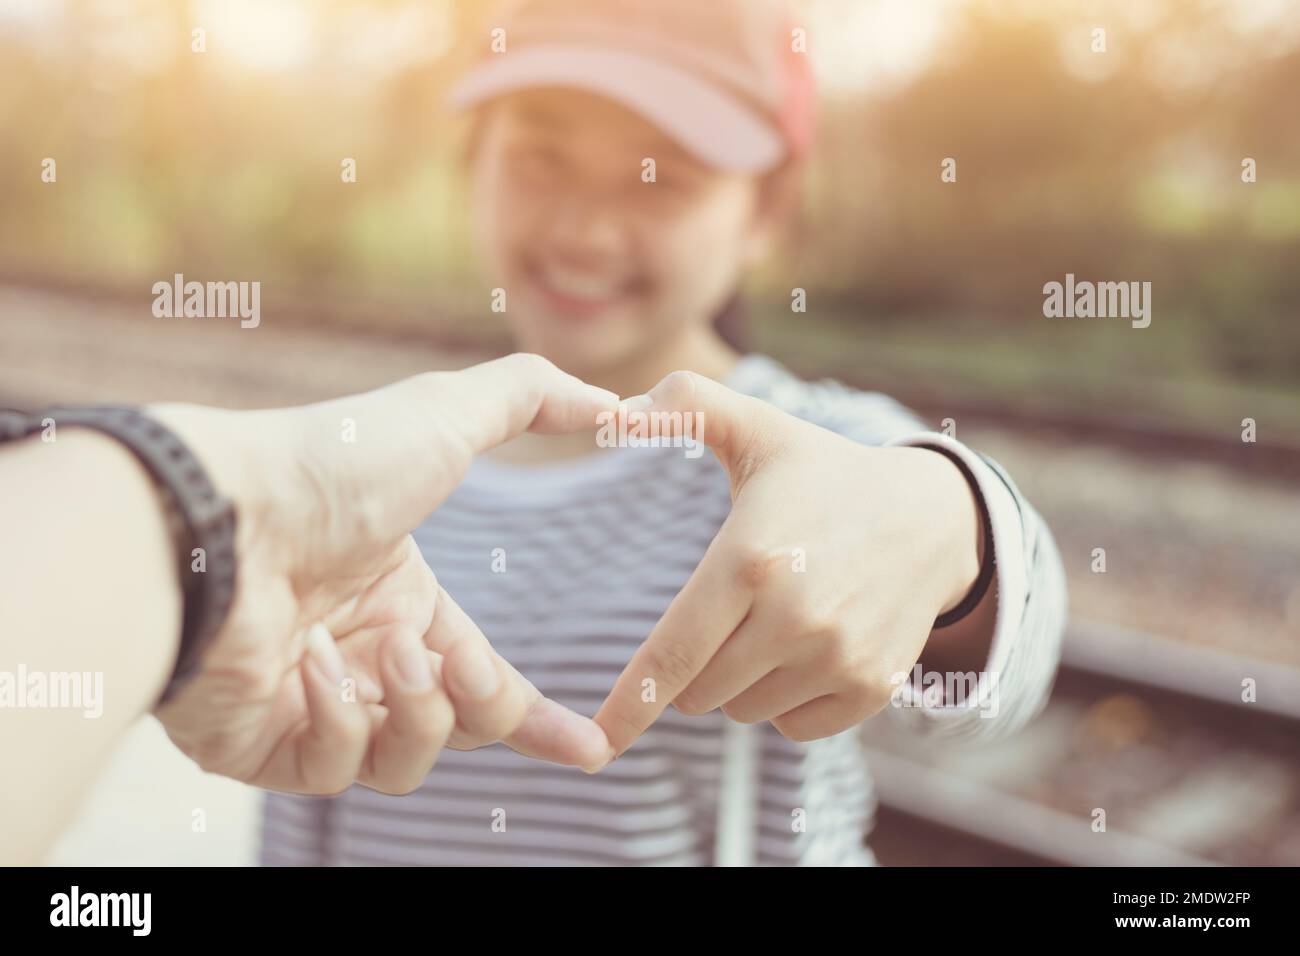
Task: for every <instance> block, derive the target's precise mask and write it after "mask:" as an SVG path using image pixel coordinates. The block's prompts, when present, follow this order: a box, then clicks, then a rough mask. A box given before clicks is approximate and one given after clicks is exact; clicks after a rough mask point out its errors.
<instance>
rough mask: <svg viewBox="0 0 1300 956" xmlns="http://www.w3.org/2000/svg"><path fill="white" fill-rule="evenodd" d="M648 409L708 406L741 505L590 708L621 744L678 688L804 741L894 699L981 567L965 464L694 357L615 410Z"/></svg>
mask: <svg viewBox="0 0 1300 956" xmlns="http://www.w3.org/2000/svg"><path fill="white" fill-rule="evenodd" d="M638 411H639V412H645V413H649V414H653V413H655V412H665V413H668V412H681V413H702V415H703V419H702V421H703V428H702V434H695V435H694V436H693V437H695V438H697V439H702V440H703V441H705V442H706V443H707V444H708V445H709V446H710V447H711V448H712V449H713V451H714V453H715V454H716V455H717V456H718V458H719V460H720V461H721V462H722V464H723V465H724V466H725V467H726V469H727V472H728V474H729V475H730V478H731V492H732V510H731V514H730V515H729V516H728V518H727V520H726V521H725V522H724V523H723V526H722V528H721V529H720V530H719V532H718V534H717V536H716V537H715V538H714V540H713V542H712V543H711V545H710V546H709V548H708V550H707V551H706V553H705V555H704V558H703V559H702V560H701V562H700V564H699V566H698V567H697V568H696V570H695V572H694V574H693V575H692V576H691V578H690V580H689V581H688V582H687V583H686V586H685V587H684V588H683V589H682V591H681V593H679V594H678V595H677V597H676V598H675V599H674V600H673V602H672V604H671V605H669V607H668V610H667V611H666V612H665V613H664V616H663V618H662V619H661V620H660V621H659V622H658V624H657V625H656V626H655V628H654V629H653V631H652V632H651V634H650V636H649V638H648V639H647V640H646V642H645V643H644V644H642V645H641V647H640V648H639V649H638V650H637V652H636V654H635V655H634V656H633V658H632V660H631V661H630V662H629V664H628V665H627V667H626V668H625V669H624V671H623V673H622V674H621V675H620V676H619V679H618V681H617V683H616V684H615V686H614V688H613V690H612V691H611V692H610V694H609V697H608V698H607V699H606V700H605V702H604V703H603V705H602V706H601V708H600V711H599V713H597V715H596V718H595V719H596V723H598V724H599V725H600V726H601V727H602V728H603V729H604V730H605V733H606V734H607V735H608V737H609V740H610V743H611V746H612V748H613V753H614V754H619V753H622V752H623V751H624V750H625V749H626V748H627V747H629V746H630V745H631V744H632V743H633V742H634V741H635V740H636V738H637V737H639V736H640V735H641V734H642V733H644V732H645V730H646V729H648V728H649V727H650V725H651V724H653V723H654V721H655V720H656V719H657V718H658V716H659V715H660V714H661V713H662V712H663V710H664V709H665V708H666V707H667V706H668V704H669V703H672V704H673V705H674V706H676V707H677V709H678V710H680V711H681V712H683V713H686V714H704V713H707V712H708V711H711V710H713V709H714V708H717V707H721V708H722V710H723V712H724V713H725V714H727V716H728V717H730V718H732V719H733V720H737V721H740V722H743V723H755V722H758V721H763V720H770V721H771V722H772V724H773V726H774V727H776V729H777V730H778V731H780V733H782V734H783V735H784V736H786V737H788V738H791V739H793V740H814V739H819V738H822V737H827V736H830V735H832V734H836V733H839V732H841V731H843V730H846V729H848V728H849V727H851V726H853V725H855V724H857V723H859V722H860V721H862V720H864V719H866V718H867V717H869V716H871V715H872V714H875V713H877V712H879V711H880V710H881V709H883V708H884V707H885V706H886V704H887V703H888V702H889V699H890V696H891V693H892V692H893V690H894V688H895V686H896V684H895V683H894V682H893V681H891V677H893V675H896V674H898V673H905V672H908V671H910V670H911V669H912V666H913V665H914V664H915V663H916V661H917V660H918V658H919V657H920V655H921V651H922V649H923V648H924V647H925V645H926V641H927V638H928V636H929V634H930V631H931V629H932V627H933V625H934V621H935V618H936V617H937V616H939V615H940V614H941V613H942V612H944V611H945V610H947V609H949V608H952V607H954V606H955V605H956V604H957V603H959V602H960V601H961V599H962V597H963V596H964V595H965V594H966V592H967V591H968V590H969V588H970V586H971V584H972V582H973V581H974V580H975V578H976V575H977V573H978V570H979V548H980V547H981V544H980V528H979V522H978V520H977V518H978V512H977V506H976V503H975V500H974V497H973V496H972V494H971V491H970V488H969V486H968V485H967V484H966V481H965V479H964V478H963V476H962V475H961V472H960V471H959V470H958V469H957V468H956V466H955V465H954V464H953V463H952V462H950V461H949V460H948V459H947V458H946V457H944V456H943V455H941V454H938V453H936V452H934V451H931V450H928V449H923V448H870V447H864V446H862V445H859V444H856V443H854V442H852V441H850V440H849V439H846V438H843V437H841V436H839V435H836V434H834V433H833V432H830V431H827V430H826V429H823V428H820V427H817V426H815V425H811V424H808V423H806V422H803V421H801V420H799V419H797V418H794V417H793V416H791V415H788V414H786V413H784V412H782V411H780V410H778V409H776V408H775V407H773V406H771V405H769V404H767V403H765V402H762V401H760V400H758V399H755V398H752V397H749V396H746V395H742V394H739V393H736V392H734V391H732V390H730V389H728V388H725V387H724V386H722V385H719V384H718V383H716V382H714V381H712V380H710V379H707V378H704V377H702V376H699V375H696V374H694V373H690V372H675V373H673V374H672V375H669V376H668V377H666V378H665V379H663V380H662V381H661V382H660V383H659V384H658V385H657V386H656V387H655V388H654V389H653V390H652V391H651V392H650V393H649V397H648V399H647V398H646V397H644V396H641V397H638V398H637V399H631V400H629V402H628V403H626V405H625V406H624V408H623V409H621V410H620V414H632V413H636V412H638ZM681 420H682V419H680V418H679V419H677V421H681ZM663 421H669V419H667V418H665V419H663ZM634 424H635V423H634V422H632V421H630V422H629V429H631V427H632V426H633V425H634ZM661 433H662V431H661ZM647 679H652V680H653V681H654V684H653V688H654V693H653V695H650V694H645V693H644V690H645V686H646V685H644V684H643V682H644V681H646V680H647ZM643 696H644V697H653V699H652V700H649V701H646V700H643Z"/></svg>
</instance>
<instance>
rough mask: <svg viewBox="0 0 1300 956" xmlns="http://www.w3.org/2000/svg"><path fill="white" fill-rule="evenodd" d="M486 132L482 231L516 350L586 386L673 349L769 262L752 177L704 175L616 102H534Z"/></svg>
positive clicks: (518, 103)
mask: <svg viewBox="0 0 1300 956" xmlns="http://www.w3.org/2000/svg"><path fill="white" fill-rule="evenodd" d="M483 122H484V124H485V125H484V128H483V129H482V130H481V131H480V138H479V141H478V143H477V147H476V149H475V151H474V155H473V160H472V163H473V177H474V200H473V201H474V218H475V222H476V227H477V232H478V239H479V242H480V244H481V247H482V251H483V254H484V259H485V261H486V264H487V267H488V276H489V279H490V281H491V282H492V284H493V285H494V286H500V287H502V288H504V289H505V290H506V315H507V317H508V318H509V319H510V322H511V326H512V328H513V330H514V333H515V338H516V341H515V344H516V346H517V347H518V348H520V349H523V350H525V351H530V352H539V353H541V354H543V355H545V356H547V357H548V358H550V359H551V360H552V361H554V362H555V363H556V364H558V365H560V366H561V367H563V368H566V369H568V370H569V371H571V372H573V373H575V374H578V375H582V376H595V375H597V374H599V373H600V372H602V371H606V370H610V369H615V368H618V367H619V366H623V365H626V364H628V363H635V362H638V361H643V360H645V359H647V358H649V357H650V356H653V355H654V354H655V353H656V351H657V350H674V349H678V348H680V344H681V342H682V341H684V336H686V335H687V334H688V333H689V332H691V331H695V330H697V329H698V327H700V326H703V325H705V324H707V323H708V322H709V320H710V319H711V318H712V316H713V314H714V312H715V311H716V310H717V309H718V308H719V307H720V306H721V305H722V304H723V303H724V302H725V301H726V299H727V298H728V297H729V296H730V294H731V293H732V292H733V291H734V290H735V286H736V283H737V282H738V281H739V278H740V274H741V272H742V271H743V269H744V267H745V266H746V265H747V264H748V262H749V261H751V260H752V259H753V258H754V256H756V255H757V254H758V253H759V252H760V251H761V246H762V243H763V230H762V229H760V228H759V221H758V220H759V217H758V188H757V182H756V180H755V179H754V177H752V176H747V175H740V174H732V173H725V172H721V171H718V170H716V169H713V168H710V167H707V166H705V165H703V164H701V163H700V162H698V161H697V160H695V159H693V158H691V157H690V156H689V155H688V154H687V153H686V152H684V151H683V150H682V149H681V148H680V147H678V146H677V145H676V144H675V143H673V142H672V141H671V140H670V139H669V138H668V137H667V136H665V135H664V134H663V133H661V132H660V131H659V130H658V129H657V128H656V127H655V126H653V125H651V124H650V123H648V122H646V121H645V120H643V119H641V118H640V117H639V116H637V115H636V114H634V113H632V112H631V111H629V110H626V109H624V108H623V107H621V106H618V105H617V104H615V103H613V102H612V101H609V100H606V99H604V98H602V97H598V96H592V95H589V94H585V93H580V92H576V91H567V90H538V91H535V92H528V93H521V94H517V95H514V96H510V97H506V98H504V99H502V100H500V101H498V102H497V103H495V104H494V105H492V106H491V107H489V108H488V115H487V116H486V117H484V119H483ZM647 159H653V160H654V164H655V165H654V180H655V181H653V182H646V181H644V180H643V170H644V169H645V168H646V165H647V164H645V160H647ZM646 178H648V175H647V177H646Z"/></svg>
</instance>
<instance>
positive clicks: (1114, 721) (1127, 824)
mask: <svg viewBox="0 0 1300 956" xmlns="http://www.w3.org/2000/svg"><path fill="white" fill-rule="evenodd" d="M1247 679H1249V680H1251V681H1253V682H1254V687H1255V697H1254V700H1253V701H1251V700H1247V699H1243V695H1242V690H1243V686H1242V682H1243V681H1245V680H1247ZM1247 697H1249V695H1247ZM877 723H878V726H873V728H872V734H871V737H872V743H871V746H870V757H871V763H872V768H873V771H874V775H875V777H876V780H877V787H878V789H879V791H880V798H881V802H882V804H883V805H884V806H885V807H886V808H887V809H888V811H889V812H888V813H887V814H885V815H882V819H881V828H882V829H883V828H885V827H887V826H889V825H890V824H891V822H893V823H895V824H896V825H898V826H900V827H901V828H902V829H903V830H904V831H905V832H907V833H909V835H910V840H911V841H912V842H911V846H910V848H903V849H900V848H899V844H898V841H897V840H896V839H895V838H891V837H890V835H889V834H888V833H884V834H883V836H882V839H883V840H884V841H885V843H886V845H887V846H892V847H893V854H894V859H893V862H910V863H931V862H938V861H941V860H943V859H945V858H946V857H948V856H951V854H952V853H953V852H954V851H953V849H952V847H953V845H954V843H962V842H963V841H964V842H965V843H966V844H968V846H967V848H966V856H967V857H969V858H970V859H969V862H977V861H978V860H981V859H983V860H988V859H992V860H997V861H1000V862H1020V863H1031V862H1037V863H1042V862H1046V863H1055V864H1066V865H1079V866H1130V865H1146V866H1151V865H1156V866H1164V865H1179V866H1215V865H1248V866H1249V865H1266V866H1267V865H1291V866H1294V865H1297V864H1300V671H1297V670H1294V669H1291V668H1287V667H1283V666H1279V665H1272V664H1267V663H1264V662H1261V661H1255V660H1250V659H1247V658H1239V657H1233V656H1231V655H1225V654H1220V653H1217V652H1210V651H1203V650H1199V649H1195V648H1187V647H1183V646H1181V645H1177V644H1174V643H1173V642H1170V641H1165V640H1162V639H1160V638H1157V637H1153V636H1151V635H1145V634H1135V633H1134V632H1131V631H1127V630H1124V629H1120V628H1110V627H1107V626H1104V625H1100V624H1096V623H1088V622H1084V623H1082V624H1079V625H1077V626H1074V627H1072V630H1071V633H1070V635H1069V638H1068V640H1067V643H1066V650H1065V653H1064V655H1063V663H1062V667H1061V671H1060V673H1059V675H1058V678H1057V682H1056V686H1055V689H1054V691H1053V694H1052V698H1051V701H1050V702H1049V704H1048V706H1047V708H1046V709H1045V711H1044V713H1043V714H1042V715H1041V716H1040V717H1039V718H1038V719H1037V720H1035V721H1034V722H1033V723H1032V724H1031V725H1030V726H1029V727H1027V728H1026V729H1025V730H1024V731H1022V732H1021V734H1020V735H1017V736H1016V737H1015V738H1012V739H1011V740H1010V741H1007V742H1005V743H1001V744H995V745H992V746H991V747H989V748H977V749H972V750H971V751H970V752H967V753H958V752H955V751H951V750H947V749H945V748H942V747H935V746H929V745H926V744H925V743H924V742H918V741H911V740H908V739H906V738H905V737H903V736H902V735H900V734H898V733H897V732H894V731H892V730H891V729H887V728H888V724H887V723H885V722H877ZM1098 810H1102V811H1105V817H1104V822H1105V827H1106V828H1105V830H1104V831H1100V830H1098V829H1097V828H1096V821H1097V820H1098V819H1099V817H1098V814H1097V811H1098ZM882 859H883V860H884V861H885V862H891V861H890V859H889V853H882Z"/></svg>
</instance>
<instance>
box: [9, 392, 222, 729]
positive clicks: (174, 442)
mask: <svg viewBox="0 0 1300 956" xmlns="http://www.w3.org/2000/svg"><path fill="white" fill-rule="evenodd" d="M50 422H52V423H53V424H54V428H55V437H56V440H57V429H58V428H66V427H82V428H93V429H95V430H96V431H99V432H102V433H104V434H106V435H110V436H111V437H113V438H115V439H117V440H118V441H119V442H121V443H122V444H123V445H125V446H126V447H127V448H128V449H130V450H131V452H132V453H133V454H134V455H135V457H136V458H137V459H139V461H140V463H141V464H142V465H143V466H144V468H145V470H146V471H148V472H149V474H150V475H151V476H152V477H153V479H154V481H155V482H156V483H157V485H158V489H159V491H160V493H161V495H162V497H163V500H164V502H165V508H166V512H167V519H168V524H169V526H170V528H171V533H172V541H173V542H174V544H175V546H176V562H177V574H178V576H179V580H180V585H181V594H182V597H183V612H182V619H181V620H182V623H181V639H180V649H179V651H178V653H177V657H176V665H175V667H174V668H173V669H172V675H171V678H170V679H169V680H168V682H167V686H166V687H165V688H164V690H163V694H162V696H161V697H160V698H159V701H158V703H159V704H161V703H165V702H166V701H168V700H170V699H171V698H172V697H173V696H174V695H175V694H176V692H177V691H178V690H180V688H181V687H182V686H184V684H185V683H186V682H187V681H188V680H190V679H191V678H192V677H193V676H194V675H195V674H197V673H198V671H199V668H200V664H201V659H202V655H203V651H204V650H205V649H206V648H207V646H208V644H209V643H211V641H212V638H213V637H215V636H216V633H217V631H219V630H220V629H221V625H222V624H223V623H224V622H225V619H226V615H227V614H228V613H229V611H230V606H231V604H232V603H233V602H234V599H235V581H236V561H235V526H236V517H235V508H234V505H233V504H232V503H231V502H230V501H228V500H227V499H225V498H223V497H222V496H221V495H220V494H219V493H218V492H217V489H216V488H215V487H214V486H213V484H212V481H211V479H210V478H209V477H208V474H207V471H206V470H205V469H204V468H203V465H202V464H201V463H200V462H199V460H198V458H197V457H195V455H194V453H193V452H192V451H190V449H189V448H188V447H187V446H186V445H185V443H184V442H183V441H181V440H180V438H178V437H177V436H176V434H175V433H173V432H172V431H171V430H170V429H169V428H167V427H166V426H164V425H163V424H162V423H161V422H159V421H157V420H156V419H154V418H151V417H150V416H149V415H147V414H145V413H144V412H142V411H141V410H140V409H138V408H134V407H131V406H126V405H68V406H52V407H50V408H47V409H45V410H44V411H42V412H40V413H38V414H34V415H32V414H26V413H23V412H18V411H13V410H9V409H0V442H4V441H11V440H16V439H20V438H25V437H27V436H29V435H33V434H36V433H37V432H40V431H44V430H45V429H46V428H47V427H48V423H50ZM196 565H197V567H196Z"/></svg>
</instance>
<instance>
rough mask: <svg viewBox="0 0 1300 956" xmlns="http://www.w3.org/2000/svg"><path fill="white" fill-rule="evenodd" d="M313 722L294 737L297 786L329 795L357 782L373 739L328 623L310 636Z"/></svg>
mask: <svg viewBox="0 0 1300 956" xmlns="http://www.w3.org/2000/svg"><path fill="white" fill-rule="evenodd" d="M301 669H302V680H303V690H304V692H305V697H306V704H307V714H308V724H307V726H306V727H305V728H303V729H302V730H301V731H300V732H299V734H298V736H297V738H296V740H295V741H294V758H295V760H296V766H297V770H298V784H299V787H298V789H299V790H300V792H303V793H315V794H329V793H339V792H341V791H343V790H345V789H347V788H348V787H349V786H350V785H351V784H352V783H353V781H355V780H356V777H357V772H358V771H359V770H360V768H361V764H362V761H363V760H364V759H365V756H366V749H367V744H368V743H369V739H370V718H369V716H368V714H367V712H366V708H365V705H363V704H362V703H360V702H359V701H358V700H357V699H356V694H355V691H354V690H353V692H349V688H348V687H347V680H348V672H347V668H346V665H345V664H344V662H343V656H342V654H340V653H339V649H338V647H337V646H335V644H334V638H333V637H332V636H331V635H330V633H329V631H327V630H326V629H325V628H324V627H323V626H321V625H319V624H316V625H313V626H312V628H311V630H310V631H309V632H308V635H307V654H306V656H305V657H304V659H303V662H302V665H301Z"/></svg>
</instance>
